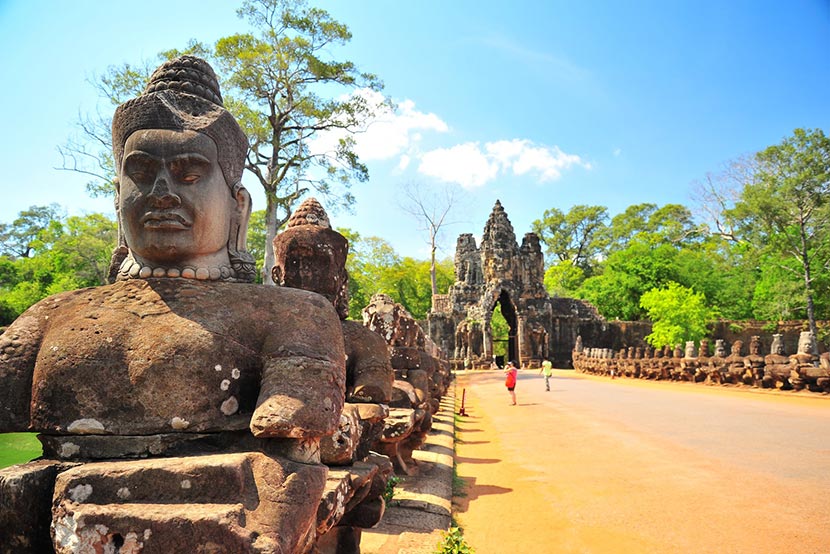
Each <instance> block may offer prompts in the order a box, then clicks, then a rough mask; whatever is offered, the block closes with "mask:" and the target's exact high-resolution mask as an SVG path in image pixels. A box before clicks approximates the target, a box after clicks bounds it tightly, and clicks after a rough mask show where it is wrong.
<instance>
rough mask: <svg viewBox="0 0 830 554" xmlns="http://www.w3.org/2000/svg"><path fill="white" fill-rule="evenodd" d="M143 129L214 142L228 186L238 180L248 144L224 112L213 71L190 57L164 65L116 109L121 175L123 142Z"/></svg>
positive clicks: (114, 134)
mask: <svg viewBox="0 0 830 554" xmlns="http://www.w3.org/2000/svg"><path fill="white" fill-rule="evenodd" d="M142 129H170V130H190V131H196V132H198V133H202V134H204V135H207V136H209V137H210V138H211V139H213V142H215V143H216V146H217V150H218V154H219V159H218V162H219V167H221V168H222V174H223V175H224V176H225V181H226V182H227V183H228V186H229V187H231V188H233V187H234V186H236V185H237V183H239V182H240V180H241V179H242V170H243V169H244V168H245V154H246V153H247V151H248V139H247V138H246V137H245V133H243V132H242V129H241V128H240V127H239V124H238V123H237V122H236V119H234V117H233V116H232V115H231V114H230V112H228V111H227V110H226V109H225V108H224V104H223V103H222V94H221V93H220V92H219V81H218V80H217V78H216V73H214V72H213V68H211V67H210V65H209V64H208V63H207V62H206V61H205V60H203V59H201V58H197V57H195V56H181V57H180V58H176V59H174V60H170V61H168V62H165V63H164V64H162V65H161V66H159V68H158V69H156V70H155V72H153V75H152V76H151V77H150V81H149V82H148V83H147V87H146V88H145V89H144V92H143V93H141V95H140V96H138V97H137V98H133V99H132V100H128V101H126V102H124V103H123V104H121V105H120V106H118V108H117V109H116V110H115V115H113V117H112V153H113V155H114V158H115V164H116V168H117V169H118V170H119V172H120V168H121V160H122V158H123V157H124V143H125V142H127V138H129V136H130V135H131V134H132V133H134V132H136V131H140V130H142Z"/></svg>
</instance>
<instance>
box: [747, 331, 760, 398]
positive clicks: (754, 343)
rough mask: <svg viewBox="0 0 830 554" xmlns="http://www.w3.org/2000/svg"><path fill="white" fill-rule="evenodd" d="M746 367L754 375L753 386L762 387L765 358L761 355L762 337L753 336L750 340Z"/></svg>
mask: <svg viewBox="0 0 830 554" xmlns="http://www.w3.org/2000/svg"><path fill="white" fill-rule="evenodd" d="M744 365H745V366H746V367H747V370H748V371H749V372H750V373H751V374H752V383H751V384H752V385H754V386H756V387H760V386H761V385H762V382H763V379H764V357H763V356H762V355H761V337H760V336H759V335H752V337H751V338H750V340H749V355H748V356H747V357H746V358H745V359H744Z"/></svg>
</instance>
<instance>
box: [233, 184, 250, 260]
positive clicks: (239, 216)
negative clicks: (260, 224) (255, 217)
mask: <svg viewBox="0 0 830 554" xmlns="http://www.w3.org/2000/svg"><path fill="white" fill-rule="evenodd" d="M233 196H234V199H235V200H236V218H235V219H236V222H235V224H234V225H233V226H235V227H236V241H235V242H236V246H235V249H236V250H237V251H238V252H247V251H248V224H249V223H250V221H251V194H250V193H249V192H248V189H246V188H245V187H243V186H242V183H241V182H238V183H237V184H236V185H234V187H233ZM231 232H232V233H233V230H231Z"/></svg>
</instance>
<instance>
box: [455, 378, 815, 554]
mask: <svg viewBox="0 0 830 554" xmlns="http://www.w3.org/2000/svg"><path fill="white" fill-rule="evenodd" d="M563 377H565V378H570V379H571V380H573V378H574V377H580V378H583V379H586V380H591V379H602V380H603V381H606V382H608V380H607V379H605V378H596V377H588V376H581V375H579V374H575V373H574V372H573V371H564V370H557V371H556V372H555V376H554V380H553V381H552V388H553V391H552V392H549V393H546V392H544V383H543V381H542V377H540V376H537V375H536V372H535V371H532V370H523V371H521V372H520V380H519V383H518V386H517V388H516V392H517V394H518V399H519V405H518V406H511V405H509V398H508V396H507V392H506V390H505V388H504V385H503V376H502V375H501V372H495V371H492V372H491V371H487V372H467V373H464V374H460V375H459V376H458V380H457V389H456V402H457V404H458V405H459V406H460V402H461V397H462V390H463V389H466V404H465V408H466V411H467V414H468V415H467V416H466V417H460V418H458V420H457V423H456V430H457V442H456V463H457V472H458V475H459V476H460V477H461V478H462V479H463V480H464V481H465V482H466V484H467V486H466V493H467V495H466V496H465V497H462V498H456V499H455V501H454V502H455V506H454V512H455V517H456V520H457V522H458V524H459V525H460V526H461V527H463V529H464V535H465V538H466V540H467V542H468V543H469V544H470V545H471V546H472V547H473V548H474V549H475V551H476V553H477V554H490V553H492V554H502V553H511V554H512V553H539V552H552V553H553V552H555V553H615V554H616V553H625V552H631V553H638V554H639V553H674V552H677V553H688V552H700V553H708V552H712V553H715V552H717V553H721V552H732V553H744V552H746V553H753V554H759V553H776V554H778V553H789V552H797V553H813V552H815V553H820V552H821V553H826V552H830V490H816V489H817V488H818V487H815V486H812V487H811V486H807V485H805V484H804V483H801V482H798V481H797V480H795V479H784V478H776V477H775V476H772V475H770V474H769V473H763V472H760V471H756V470H755V468H752V467H742V465H741V464H740V463H739V462H736V463H735V464H727V463H724V462H723V460H720V459H716V458H714V457H711V456H708V455H706V454H703V453H699V452H697V451H695V450H694V449H689V448H685V447H682V446H680V445H679V444H677V443H675V442H674V441H672V440H670V439H666V438H660V437H653V436H650V435H648V434H643V433H637V432H633V431H632V430H631V429H627V428H624V427H623V428H617V427H616V426H615V425H613V424H609V422H608V421H598V420H595V419H592V418H591V417H585V416H586V413H589V412H586V411H584V410H582V409H576V410H575V409H573V408H570V409H566V408H565V407H563V406H562V405H560V404H559V403H558V402H557V394H559V395H562V394H567V390H566V389H567V386H563V381H557V378H563ZM615 383H617V385H616V386H619V387H660V388H663V390H667V389H668V388H672V389H677V388H678V387H679V389H677V390H681V391H685V392H686V393H691V394H703V395H706V394H716V395H731V396H734V397H736V401H738V402H740V401H741V399H746V398H748V397H758V396H761V397H763V401H765V402H771V403H773V404H775V405H777V406H779V407H780V406H786V405H807V406H811V407H815V409H817V410H822V411H824V410H826V411H827V412H830V399H828V398H827V397H826V396H825V397H822V398H804V397H801V396H798V397H795V396H793V395H787V394H766V395H764V394H755V395H753V394H752V393H750V392H747V391H745V390H734V389H728V388H725V387H717V388H716V387H703V386H702V385H689V384H679V383H678V384H675V383H665V382H660V383H654V382H644V381H639V380H631V379H618V380H617V381H615ZM692 387H694V388H695V390H694V391H690V388H692ZM563 389H565V390H563ZM697 389H700V390H697ZM620 390H621V391H623V390H624V391H626V393H627V394H634V393H636V391H635V390H633V389H630V388H629V389H620ZM747 395H748V396H747ZM810 409H813V408H810ZM586 410H590V407H588V408H586ZM690 419H693V418H690ZM689 425H690V426H693V423H692V422H689ZM679 427H681V428H682V427H683V425H680V426H679ZM825 431H826V433H827V434H826V435H825V437H827V438H828V440H827V441H826V443H825V444H827V445H828V450H826V451H824V452H825V453H826V454H827V456H828V459H830V429H825ZM681 432H682V431H681ZM770 455H774V453H771V454H770ZM818 455H819V456H821V455H822V453H821V452H819V453H818ZM822 465H826V464H822ZM817 469H820V470H823V468H817Z"/></svg>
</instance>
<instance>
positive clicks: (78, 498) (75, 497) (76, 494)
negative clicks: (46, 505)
mask: <svg viewBox="0 0 830 554" xmlns="http://www.w3.org/2000/svg"><path fill="white" fill-rule="evenodd" d="M91 495H92V485H84V484H81V485H77V486H75V487H72V488H71V489H69V499H70V500H71V501H72V502H77V503H78V504H82V503H84V502H86V500H87V499H88V498H89V497H90V496H91Z"/></svg>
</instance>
